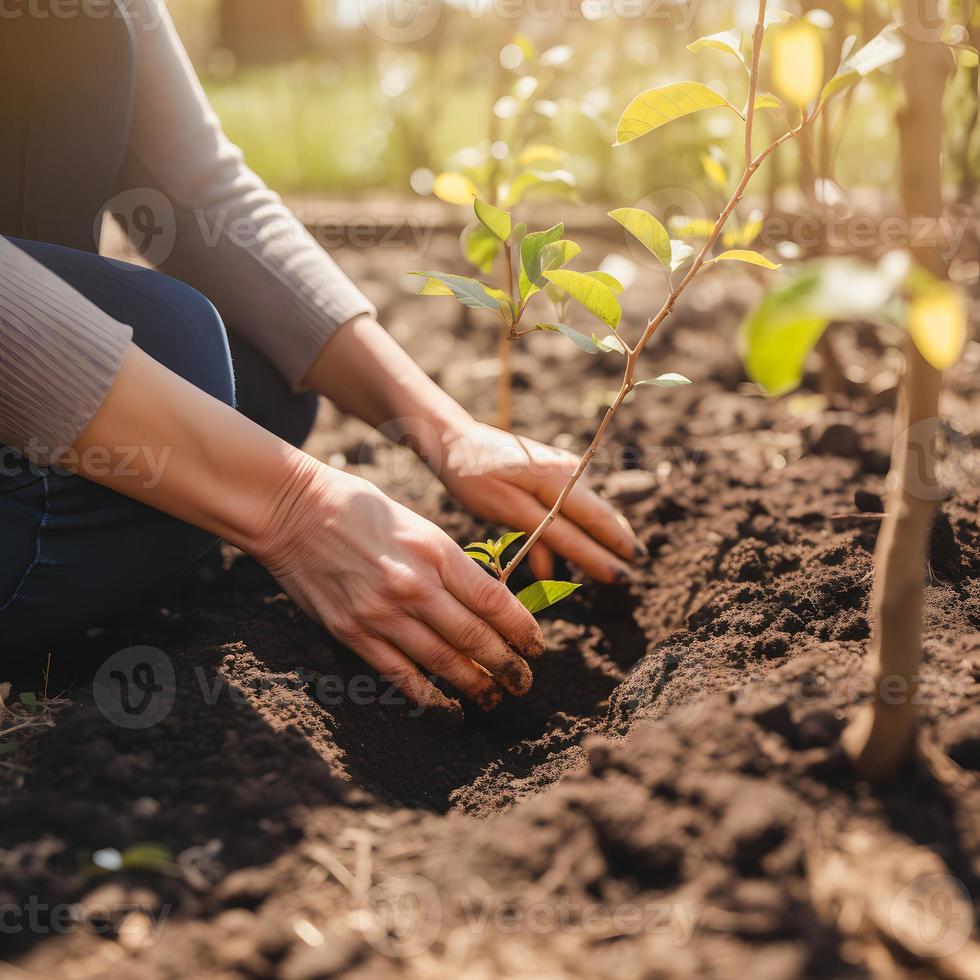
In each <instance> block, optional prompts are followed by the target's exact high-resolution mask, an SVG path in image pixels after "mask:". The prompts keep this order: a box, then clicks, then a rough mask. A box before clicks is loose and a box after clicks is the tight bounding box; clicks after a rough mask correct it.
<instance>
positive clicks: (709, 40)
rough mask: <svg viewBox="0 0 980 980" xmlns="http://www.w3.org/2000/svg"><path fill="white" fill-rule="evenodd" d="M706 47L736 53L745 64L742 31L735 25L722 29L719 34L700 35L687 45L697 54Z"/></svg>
mask: <svg viewBox="0 0 980 980" xmlns="http://www.w3.org/2000/svg"><path fill="white" fill-rule="evenodd" d="M704 48H714V49H715V50H716V51H725V52H727V53H728V54H733V55H735V57H736V58H738V60H739V61H741V62H742V64H743V65H744V64H745V57H744V56H743V54H742V32H741V31H740V30H739V29H738V28H737V27H733V28H732V29H731V30H728V31H720V32H719V33H718V34H709V35H707V37H699V38H698V39H697V40H696V41H693V42H692V43H691V44H689V45H688V46H687V50H688V51H692V52H693V53H694V54H697V53H698V52H699V51H702V50H704Z"/></svg>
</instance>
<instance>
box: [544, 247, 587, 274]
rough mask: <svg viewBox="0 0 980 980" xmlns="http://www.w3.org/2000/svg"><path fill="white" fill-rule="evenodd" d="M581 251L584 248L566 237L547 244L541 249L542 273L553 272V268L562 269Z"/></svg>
mask: <svg viewBox="0 0 980 980" xmlns="http://www.w3.org/2000/svg"><path fill="white" fill-rule="evenodd" d="M581 251H582V249H581V248H580V247H579V246H578V245H577V244H576V243H575V242H573V241H569V240H568V239H566V238H562V239H561V240H560V241H557V242H550V243H549V244H548V245H545V247H544V248H543V249H541V255H540V256H539V260H538V261H539V262H540V264H541V273H542V275H543V274H544V273H545V272H551V271H552V270H553V269H560V268H561V267H562V266H563V265H566V264H567V263H569V262H571V261H572V259H574V258H575V256H576V255H578V254H579V253H580V252H581ZM539 278H540V277H539Z"/></svg>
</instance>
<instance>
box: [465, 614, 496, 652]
mask: <svg viewBox="0 0 980 980" xmlns="http://www.w3.org/2000/svg"><path fill="white" fill-rule="evenodd" d="M489 634H490V628H489V627H488V626H487V625H486V623H483V622H481V621H480V620H478V619H473V620H470V621H469V622H468V623H466V624H465V625H464V626H463V627H462V629H461V630H460V632H459V646H460V648H461V649H463V650H481V649H483V648H484V647H487V646H489V645H490V635H489Z"/></svg>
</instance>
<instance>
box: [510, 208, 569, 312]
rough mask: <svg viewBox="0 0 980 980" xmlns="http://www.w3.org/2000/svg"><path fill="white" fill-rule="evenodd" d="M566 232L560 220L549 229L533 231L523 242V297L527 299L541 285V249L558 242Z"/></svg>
mask: <svg viewBox="0 0 980 980" xmlns="http://www.w3.org/2000/svg"><path fill="white" fill-rule="evenodd" d="M564 233H565V226H564V225H563V224H561V222H559V223H558V224H557V225H555V226H554V227H553V228H549V229H548V230H547V231H532V232H528V234H527V235H525V236H524V241H522V242H521V277H520V278H521V299H527V297H528V296H530V295H531V294H532V293H535V292H537V291H538V289H540V288H541V285H540V284H539V283H538V281H537V280H539V279H541V263H540V261H539V258H540V255H541V250H542V249H543V248H544V247H545V246H546V245H550V244H551V243H552V242H557V241H558V240H559V239H560V238H561V236H562V235H563V234H564Z"/></svg>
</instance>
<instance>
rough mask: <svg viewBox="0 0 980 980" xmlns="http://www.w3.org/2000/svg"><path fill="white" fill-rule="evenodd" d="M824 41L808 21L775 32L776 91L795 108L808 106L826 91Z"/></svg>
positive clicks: (773, 52)
mask: <svg viewBox="0 0 980 980" xmlns="http://www.w3.org/2000/svg"><path fill="white" fill-rule="evenodd" d="M823 73H824V58H823V39H822V38H821V36H820V31H818V30H817V28H816V27H814V26H813V25H812V24H810V23H808V22H807V21H805V20H798V21H795V22H794V23H792V24H787V25H786V26H785V27H781V28H780V29H779V30H778V31H775V32H774V35H773V44H772V79H773V84H774V85H775V87H776V91H777V92H779V94H780V95H782V97H783V98H784V99H786V101H787V102H789V103H791V104H792V105H796V106H800V107H803V106H806V105H809V104H810V102H812V101H813V100H814V99H815V98H816V97H817V96H818V95H819V94H820V90H821V89H822V88H823Z"/></svg>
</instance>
